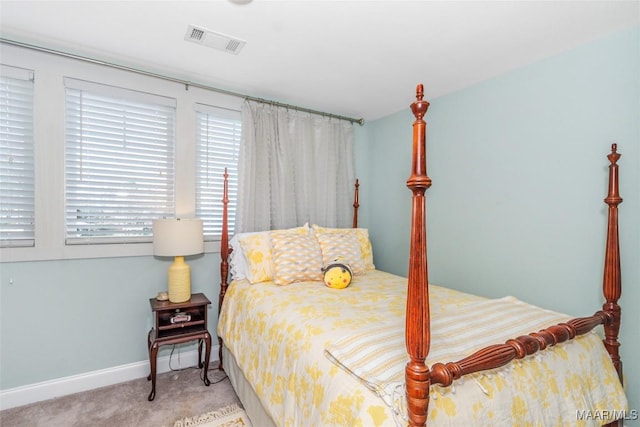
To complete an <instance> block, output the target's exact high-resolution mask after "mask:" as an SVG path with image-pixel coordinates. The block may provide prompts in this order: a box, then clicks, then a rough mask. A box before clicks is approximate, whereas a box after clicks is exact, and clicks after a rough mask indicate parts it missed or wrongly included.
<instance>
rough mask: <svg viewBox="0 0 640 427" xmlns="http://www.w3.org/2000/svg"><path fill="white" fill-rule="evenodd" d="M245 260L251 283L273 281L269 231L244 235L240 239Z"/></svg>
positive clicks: (248, 278)
mask: <svg viewBox="0 0 640 427" xmlns="http://www.w3.org/2000/svg"><path fill="white" fill-rule="evenodd" d="M238 241H239V242H240V247H241V248H242V253H243V255H244V259H245V260H246V277H247V280H249V282H251V283H260V282H266V281H269V280H273V267H272V264H273V259H272V256H271V240H270V238H269V231H261V232H257V233H243V234H242V235H240V236H239V237H238Z"/></svg>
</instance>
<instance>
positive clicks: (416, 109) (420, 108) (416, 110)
mask: <svg viewBox="0 0 640 427" xmlns="http://www.w3.org/2000/svg"><path fill="white" fill-rule="evenodd" d="M422 98H424V88H423V86H422V83H419V84H418V86H416V101H415V102H414V103H413V104H411V111H412V112H413V115H414V116H415V117H416V119H417V120H422V117H424V114H425V113H426V112H427V109H428V108H429V103H428V102H427V101H423V100H422Z"/></svg>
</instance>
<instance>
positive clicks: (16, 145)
mask: <svg viewBox="0 0 640 427" xmlns="http://www.w3.org/2000/svg"><path fill="white" fill-rule="evenodd" d="M0 67H1V68H0V244H1V246H2V247H14V246H33V245H34V242H35V234H34V233H35V231H34V220H35V208H34V193H35V189H34V159H33V71H29V70H25V69H21V68H16V67H9V66H6V65H2V66H0Z"/></svg>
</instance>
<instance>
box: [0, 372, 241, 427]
mask: <svg viewBox="0 0 640 427" xmlns="http://www.w3.org/2000/svg"><path fill="white" fill-rule="evenodd" d="M217 364H218V362H217V361H215V362H213V363H212V364H211V365H210V366H211V367H210V368H209V375H208V376H209V380H210V381H211V385H210V386H209V387H206V386H205V385H204V383H203V382H202V379H201V374H202V372H201V370H200V369H194V368H188V369H185V370H183V371H180V372H167V373H164V374H160V375H158V381H157V385H156V398H155V400H154V401H153V402H149V401H148V400H147V396H148V395H149V392H150V391H151V382H150V381H147V379H146V378H140V379H137V380H133V381H127V382H124V383H120V384H115V385H112V386H108V387H102V388H99V389H95V390H91V391H87V392H84V393H77V394H73V395H70V396H63V397H57V398H55V399H51V400H46V401H44V402H38V403H32V404H29V405H25V406H21V407H18V408H12V409H6V410H4V411H0V426H2V427H5V426H6V427H9V426H11V427H40V426H42V427H87V426H91V427H114V426H117V427H162V426H166V427H173V425H174V423H176V421H180V420H183V419H184V418H185V417H194V416H197V415H198V414H205V413H207V412H209V411H213V410H216V409H220V408H225V407H228V406H229V405H233V404H236V405H240V400H239V399H238V396H236V394H235V392H234V391H233V388H232V387H231V384H230V383H229V379H228V378H227V377H226V375H225V374H224V372H222V371H218V370H217V369H216V368H215V367H217ZM198 427H200V426H198Z"/></svg>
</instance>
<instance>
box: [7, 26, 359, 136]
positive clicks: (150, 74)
mask: <svg viewBox="0 0 640 427" xmlns="http://www.w3.org/2000/svg"><path fill="white" fill-rule="evenodd" d="M0 42H2V43H6V44H10V45H13V46H18V47H23V48H27V49H32V50H37V51H39V52H44V53H50V54H53V55H59V56H64V57H66V58H72V59H78V60H80V61H85V62H90V63H93V64H98V65H103V66H106V67H111V68H116V69H118V70H123V71H129V72H132V73H137V74H142V75H145V76H148V77H154V78H157V79H162V80H167V81H170V82H174V83H180V84H183V85H184V86H185V88H186V89H189V86H192V87H197V88H199V89H205V90H210V91H213V92H218V93H222V94H225V95H230V96H235V97H238V98H244V99H246V100H249V101H256V102H260V103H263V104H269V105H274V106H276V107H283V108H289V109H292V110H296V111H302V112H305V113H311V114H318V115H320V116H325V117H331V118H334V119H339V120H345V121H348V122H351V123H358V124H359V125H360V126H362V125H364V119H362V118H360V119H354V118H352V117H347V116H340V115H337V114H331V113H325V112H323V111H318V110H312V109H309V108H304V107H298V106H295V105H290V104H284V103H282V102H278V101H271V100H268V99H263V98H256V97H254V96H249V95H244V94H242V93H238V92H232V91H229V90H225V89H220V88H217V87H213V86H207V85H204V84H200V83H194V82H190V81H188V80H182V79H178V78H176V77H170V76H165V75H162V74H158V73H153V72H150V71H144V70H140V69H138V68H133V67H127V66H125V65H120V64H115V63H113V62H107V61H103V60H100V59H95V58H89V57H87V56H82V55H76V54H73V53H69V52H63V51H60V50H55V49H50V48H47V47H43V46H36V45H32V44H28V43H23V42H19V41H15V40H11V39H6V38H4V37H0Z"/></svg>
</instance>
